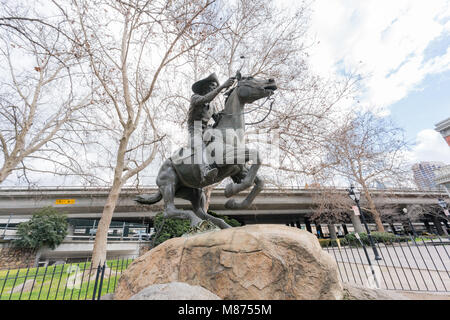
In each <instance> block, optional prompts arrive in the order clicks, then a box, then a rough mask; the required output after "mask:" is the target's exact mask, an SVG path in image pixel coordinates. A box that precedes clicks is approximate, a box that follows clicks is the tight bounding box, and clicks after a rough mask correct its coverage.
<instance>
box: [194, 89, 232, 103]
mask: <svg viewBox="0 0 450 320" xmlns="http://www.w3.org/2000/svg"><path fill="white" fill-rule="evenodd" d="M223 88H224V87H222V86H220V87H217V88H216V89H214V90H212V91H211V92H209V93H207V94H206V95H204V96H201V95H199V94H194V95H193V96H192V99H193V100H194V104H196V105H198V104H202V105H203V104H205V103H209V102H211V101H213V100H214V98H215V97H217V95H218V94H219V93H220V91H222V90H223Z"/></svg>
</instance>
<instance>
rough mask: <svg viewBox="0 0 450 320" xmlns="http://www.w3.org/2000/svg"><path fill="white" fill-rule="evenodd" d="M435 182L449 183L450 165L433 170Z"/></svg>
mask: <svg viewBox="0 0 450 320" xmlns="http://www.w3.org/2000/svg"><path fill="white" fill-rule="evenodd" d="M433 172H434V175H435V178H434V181H435V182H436V183H437V184H445V183H450V165H449V166H445V167H440V168H438V169H434V170H433Z"/></svg>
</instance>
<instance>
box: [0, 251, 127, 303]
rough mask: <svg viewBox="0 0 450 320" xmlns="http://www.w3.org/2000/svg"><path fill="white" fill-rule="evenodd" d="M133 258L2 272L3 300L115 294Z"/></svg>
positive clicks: (95, 297)
mask: <svg viewBox="0 0 450 320" xmlns="http://www.w3.org/2000/svg"><path fill="white" fill-rule="evenodd" d="M132 260H133V259H132V258H121V259H114V260H108V261H107V262H106V263H105V264H104V265H102V266H98V267H96V268H95V267H93V266H92V264H91V262H90V259H86V261H85V262H79V263H64V264H58V265H52V266H45V267H36V268H34V267H28V268H22V269H7V270H0V300H99V299H100V298H101V297H102V296H103V295H105V294H108V293H113V292H114V291H115V289H116V286H117V283H118V280H119V278H120V275H121V274H122V272H123V271H124V270H126V268H127V267H128V266H129V265H130V263H131V262H132Z"/></svg>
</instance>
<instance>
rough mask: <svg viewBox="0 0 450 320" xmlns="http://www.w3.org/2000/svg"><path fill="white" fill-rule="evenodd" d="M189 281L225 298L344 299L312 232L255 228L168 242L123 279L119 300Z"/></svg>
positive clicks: (327, 257) (330, 263)
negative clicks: (155, 285)
mask: <svg viewBox="0 0 450 320" xmlns="http://www.w3.org/2000/svg"><path fill="white" fill-rule="evenodd" d="M169 282H185V283H188V284H190V285H198V286H201V287H203V288H205V289H207V290H209V291H211V292H213V293H214V294H216V295H217V296H219V297H220V298H222V299H249V300H260V299H267V300H287V299H305V300H307V299H308V300H310V299H342V297H343V289H342V285H341V283H340V281H339V278H338V269H337V265H336V262H335V261H334V259H333V258H331V256H330V255H328V254H327V253H326V252H324V251H323V250H322V248H321V247H320V245H319V242H318V241H317V238H316V237H315V236H314V235H312V234H311V233H309V232H306V231H302V230H300V229H296V228H291V227H286V226H280V225H251V226H245V227H240V228H232V229H226V230H221V231H216V232H208V233H204V234H199V235H195V236H191V237H187V238H175V239H171V240H168V241H166V242H164V243H163V244H161V245H159V246H158V247H156V248H154V249H152V250H150V251H149V252H147V253H146V254H145V255H143V256H141V257H139V258H138V259H137V260H135V261H134V262H133V263H132V264H131V265H130V267H129V268H128V269H127V270H126V271H125V272H124V273H123V274H122V276H121V278H120V281H119V284H118V288H117V290H116V293H115V297H114V299H117V300H123V299H129V298H130V297H131V296H133V295H134V294H136V293H138V292H140V291H141V290H143V289H144V288H146V287H148V286H150V285H153V284H163V283H169Z"/></svg>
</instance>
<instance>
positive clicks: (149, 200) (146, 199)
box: [134, 190, 162, 204]
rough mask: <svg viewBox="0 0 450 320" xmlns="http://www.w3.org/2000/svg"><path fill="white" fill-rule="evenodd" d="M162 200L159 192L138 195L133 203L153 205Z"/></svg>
mask: <svg viewBox="0 0 450 320" xmlns="http://www.w3.org/2000/svg"><path fill="white" fill-rule="evenodd" d="M161 199H162V193H161V191H160V190H158V192H156V193H153V194H143V195H138V196H137V197H136V199H134V201H136V202H139V203H140V204H155V203H157V202H159V201H161Z"/></svg>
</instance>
